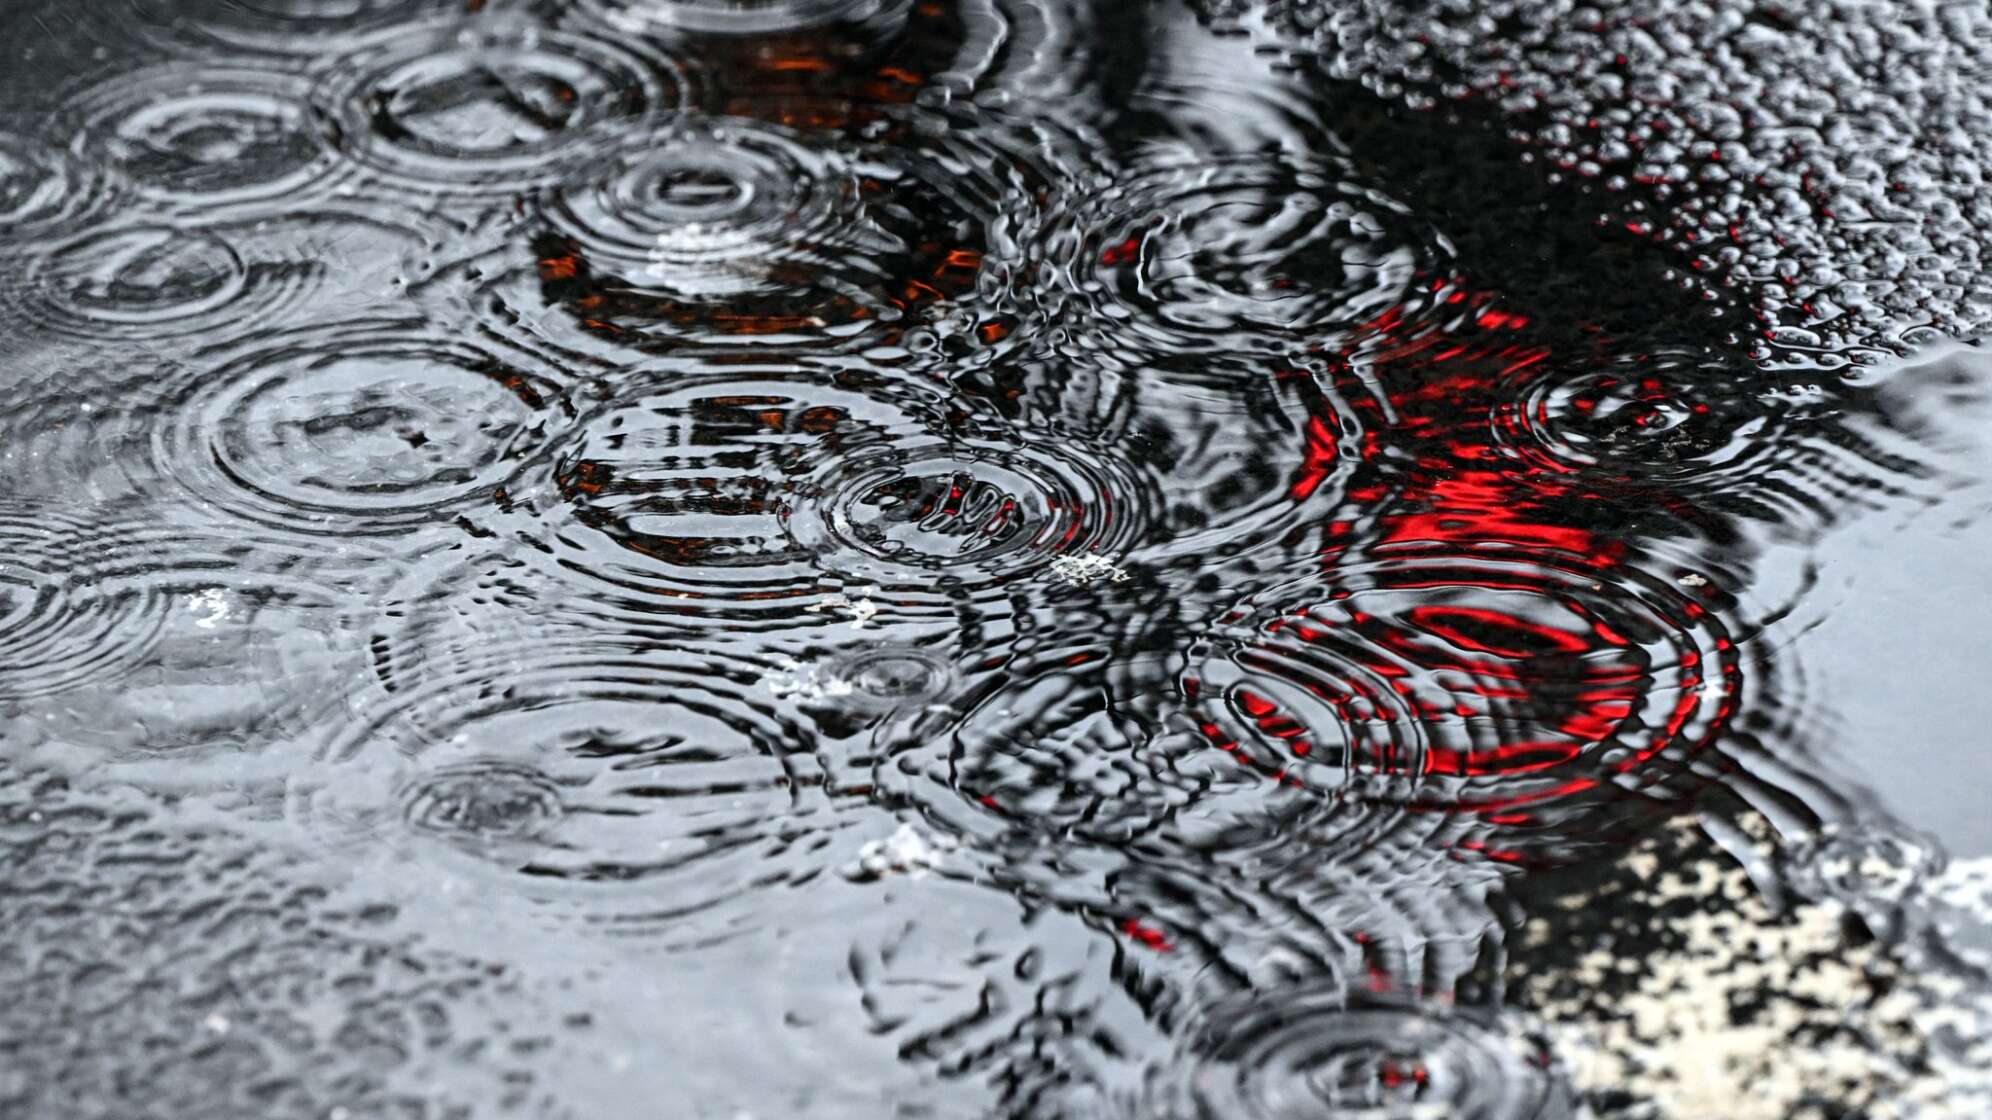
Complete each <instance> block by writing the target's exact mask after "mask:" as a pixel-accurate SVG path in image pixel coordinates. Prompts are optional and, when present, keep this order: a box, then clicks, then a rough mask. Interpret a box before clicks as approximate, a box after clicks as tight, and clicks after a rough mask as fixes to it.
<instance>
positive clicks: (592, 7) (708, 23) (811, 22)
mask: <svg viewBox="0 0 1992 1120" xmlns="http://www.w3.org/2000/svg"><path fill="white" fill-rule="evenodd" d="M910 7H912V0H574V2H573V10H574V12H575V14H576V15H577V16H578V17H580V18H581V19H584V20H586V21H588V22H590V23H594V22H600V23H602V24H605V25H607V26H609V27H613V28H615V29H616V30H618V31H622V32H625V33H628V34H649V33H661V34H670V33H674V32H686V31H691V32H705V33H717V34H725V35H743V36H745V35H769V34H773V33H777V32H785V31H801V30H804V29H820V28H823V27H825V26H826V25H831V24H835V25H841V26H876V25H891V24H893V23H895V22H896V21H899V20H903V19H904V18H905V16H906V11H907V9H908V8H910Z"/></svg>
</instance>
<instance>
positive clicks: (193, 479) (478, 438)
mask: <svg viewBox="0 0 1992 1120" xmlns="http://www.w3.org/2000/svg"><path fill="white" fill-rule="evenodd" d="M562 391H563V389H562V386H561V385H559V384H558V383H557V382H555V381H554V380H552V379H551V378H550V377H549V375H547V374H544V373H541V372H538V371H537V370H536V369H535V362H534V357H533V356H532V355H529V354H523V353H510V352H505V351H491V350H486V349H483V348H482V347H478V346H471V345H466V344H463V343H458V342H454V341H450V340H447V339H445V338H442V337H439V336H438V335H436V334H435V333H433V332H431V331H429V330H428V329H426V328H425V327H424V325H423V324H421V323H420V322H417V321H387V320H378V321H355V322H348V323H340V324H331V325H325V326H320V327H307V328H296V329H291V330H287V331H282V332H276V333H272V334H268V335H265V336H262V337H261V338H258V339H254V340H252V341H250V342H249V343H248V344H247V345H244V346H242V347H240V348H238V350H237V351H236V352H235V353H234V354H233V355H230V356H226V357H223V358H219V359H218V360H216V361H214V362H213V363H212V364H211V365H208V366H206V367H205V368H203V369H202V371H201V373H200V375H199V376H198V377H194V378H187V377H182V378H179V379H178V380H177V382H176V383H175V384H174V385H173V386H172V388H171V390H170V395H168V397H167V398H166V401H165V407H166V409H167V410H168V417H167V420H168V423H167V424H165V425H164V426H163V427H160V428H158V429H157V430H156V431H155V433H154V435H153V438H152V441H151V442H152V447H153V453H154V455H155V457H156V463H157V465H158V467H159V469H160V471H161V473H162V474H163V476H164V477H167V478H173V479H178V480H180V481H181V483H182V484H183V485H184V486H185V487H186V488H187V489H188V490H189V491H191V493H192V494H193V496H194V497H196V498H197V499H199V500H201V501H204V502H212V503H214V504H215V505H217V506H219V507H220V508H222V509H225V510H227V511H228V512H230V513H232V514H236V515H238V516H241V517H244V518H246V519H248V520H251V521H255V522H259V523H262V524H264V525H268V526H272V527H275V528H279V529H284V530H294V531H299V532H305V533H314V534H335V535H341V536H350V535H354V534H377V533H397V532H404V531H407V530H410V529H413V528H417V527H420V526H423V525H427V524H430V523H433V522H434V521H435V520H436V519H437V518H438V516H439V515H442V514H445V513H447V512H449V511H453V510H460V509H462V508H464V507H466V506H468V505H470V504H472V503H475V502H479V501H489V500H492V498H493V496H494V494H495V493H496V492H497V491H498V490H499V489H500V488H501V487H502V486H503V485H504V483H505V481H506V480H507V479H508V478H510V477H511V476H512V475H513V473H514V472H515V471H516V470H518V469H519V466H520V465H521V464H522V463H523V462H525V461H527V460H529V459H531V458H532V457H533V456H534V455H536V454H538V453H539V452H540V451H541V450H542V449H543V448H545V447H546V445H547V443H548V441H549V440H550V438H551V437H552V435H553V434H554V432H555V431H556V430H557V429H558V428H559V427H560V425H561V424H562V423H563V422H564V421H565V418H566V407H565V405H564V402H563V400H562Z"/></svg>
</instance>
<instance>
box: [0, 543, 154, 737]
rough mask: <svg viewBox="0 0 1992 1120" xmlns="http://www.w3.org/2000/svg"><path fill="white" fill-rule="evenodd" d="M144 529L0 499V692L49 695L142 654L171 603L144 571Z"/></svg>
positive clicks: (10, 696) (2, 695)
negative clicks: (1, 545) (1, 543)
mask: <svg viewBox="0 0 1992 1120" xmlns="http://www.w3.org/2000/svg"><path fill="white" fill-rule="evenodd" d="M144 537H145V534H143V533H142V532H139V531H138V530H137V527H136V526H134V525H131V524H128V523H124V522H122V521H119V520H117V519H113V518H108V517H93V518H90V519H85V518H83V517H81V516H77V515H71V514H65V513H62V512H60V511H58V510H52V509H48V508H44V507H41V506H37V505H12V504H9V505H7V506H0V540H4V541H5V547H4V549H0V700H8V701H13V700H29V699H36V698H41V697H47V696H52V695H54V694H56V693H60V692H64V691H67V690H70V689H75V688H79V687H82V686H84V685H86V684H88V683H90V682H92V681H94V680H99V679H102V678H103V677H104V676H107V675H109V674H113V673H117V672H120V671H124V670H128V669H130V668H131V666H133V665H135V664H137V663H138V662H140V661H141V660H143V659H144V658H145V657H146V655H147V654H148V653H149V651H150V650H151V649H152V647H153V644H154V643H155V642H156V640H157V638H158V635H159V631H160V628H161V627H162V626H163V625H164V624H165V622H166V620H167V617H168V616H169V614H170V613H171V612H172V610H173V609H174V606H175V604H174V603H173V601H172V599H171V597H170V596H169V595H168V594H167V593H166V591H165V590H164V589H163V588H161V587H160V586H159V585H158V584H157V583H155V582H153V581H151V580H148V579H146V578H144V573H145V567H146V563H147V559H148V556H147V552H148V550H147V549H146V548H144V547H141V545H140V541H142V540H143V539H144ZM149 543H150V544H153V545H157V544H159V543H161V542H159V541H156V540H154V541H151V542H149Z"/></svg>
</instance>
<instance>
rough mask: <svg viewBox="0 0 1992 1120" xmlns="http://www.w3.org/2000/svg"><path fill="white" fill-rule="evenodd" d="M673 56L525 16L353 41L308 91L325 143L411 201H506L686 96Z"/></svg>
mask: <svg viewBox="0 0 1992 1120" xmlns="http://www.w3.org/2000/svg"><path fill="white" fill-rule="evenodd" d="M693 81H694V79H693V78H692V77H691V76H690V75H689V74H688V73H687V71H686V70H685V69H684V67H683V66H682V65H681V64H680V63H679V61H678V60H677V59H675V58H672V57H669V56H664V55H657V54H651V53H648V52H645V51H643V50H641V49H639V48H638V47H637V46H636V45H634V44H628V43H625V42H622V41H620V40H619V39H616V38H613V37H605V36H600V35H594V34H585V33H581V32H576V31H556V30H551V29H547V28H543V27H539V26H536V25H535V24H532V23H530V22H524V21H508V20H479V21H475V22H466V21H463V20H441V21H432V22H426V23H413V24H401V25H396V26H394V27H390V28H387V29H384V30H382V31H381V32H379V33H377V34H375V35H373V36H371V37H369V38H367V39H365V40H363V41H360V42H358V43H356V44H355V45H354V46H353V47H352V49H351V50H350V51H349V52H348V54H347V55H346V56H345V57H344V58H342V59H341V60H340V61H339V62H338V63H337V64H336V65H334V66H333V67H331V68H330V69H329V71H328V76H327V77H326V78H324V79H323V80H321V81H320V82H319V83H318V85H317V86H316V87H314V88H313V89H312V91H311V99H312V103H313V104H314V105H316V106H320V107H321V109H320V111H319V114H318V116H319V124H320V128H321V130H322V132H323V134H324V136H323V138H324V142H325V144H326V145H327V147H328V148H329V149H330V150H332V151H334V152H337V153H339V154H340V155H341V156H342V157H344V158H345V159H347V160H350V161H351V162H352V163H353V164H354V165H356V166H357V167H358V168H360V169H361V170H362V171H363V172H364V173H365V174H366V176H367V177H368V178H369V179H371V180H372V181H374V182H376V183H379V184H381V185H383V186H386V187H389V188H393V189H399V190H406V191H410V192H413V193H414V194H416V195H429V194H447V195H452V196H460V197H473V198H474V197H485V196H511V195H516V194H519V193H521V192H523V191H525V190H527V189H530V188H532V187H534V186H537V185H541V184H544V183H546V182H549V181H551V180H553V179H555V178H557V177H559V176H560V175H562V174H564V173H565V172H566V171H567V169H568V168H569V167H571V166H573V165H574V162H575V161H581V160H594V159H596V158H599V157H598V156H597V155H596V154H595V153H593V152H592V147H593V139H592V134H593V133H594V132H595V131H597V130H598V129H600V128H601V127H603V126H605V125H608V124H610V123H615V124H620V125H626V126H627V125H637V124H641V123H644V122H648V121H652V120H655V119H656V118H658V117H659V116H661V115H662V114H665V113H668V112H671V111H672V110H675V109H677V108H679V107H681V106H682V105H684V104H685V103H686V102H688V101H690V100H692V99H693V97H694V96H695V95H694V94H693V92H692V88H691V87H692V83H693Z"/></svg>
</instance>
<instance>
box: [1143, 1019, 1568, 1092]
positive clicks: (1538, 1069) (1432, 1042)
mask: <svg viewBox="0 0 1992 1120" xmlns="http://www.w3.org/2000/svg"><path fill="white" fill-rule="evenodd" d="M1132 1115H1139V1116H1142V1117H1152V1118H1156V1120H1302V1118H1303V1117H1317V1116H1327V1115H1332V1116H1335V1117H1338V1118H1342V1117H1346V1118H1348V1120H1415V1118H1417V1117H1426V1116H1431V1117H1437V1116H1445V1117H1448V1118H1449V1120H1559V1118H1562V1117H1568V1116H1569V1115H1571V1105H1570V1100H1569V1096H1568V1091H1567V1089H1565V1088H1564V1086H1563V1083H1562V1078H1561V1075H1560V1074H1559V1073H1558V1071H1557V1068H1556V1061H1555V1058H1554V1056H1553V1054H1552V1052H1551V1050H1550V1048H1549V1045H1548V1043H1547V1042H1546V1041H1545V1040H1544V1039H1543V1038H1542V1036H1541V1035H1540V1034H1539V1033H1536V1032H1533V1031H1531V1030H1529V1029H1527V1028H1525V1027H1522V1026H1520V1025H1519V1024H1518V1023H1516V1022H1515V1021H1514V1020H1513V1019H1512V1018H1511V1017H1508V1016H1503V1015H1499V1014H1495V1013H1489V1012H1482V1011H1476V1010H1474V1009H1471V1008H1466V1007H1451V1006H1442V1005H1436V1004H1418V1003H1413V1002H1408V1001H1393V1000H1388V999H1382V998H1376V997H1363V996H1347V995H1344V994H1343V993H1341V992H1337V991H1325V992H1324V991H1311V990H1307V989H1302V990H1299V991H1293V992H1286V993H1281V994H1278V995H1277V996H1272V995H1265V994H1262V995H1258V996H1254V997H1253V998H1252V999H1250V1000H1248V1001H1241V1002H1240V1003H1239V1004H1238V1005H1237V1006H1235V1007H1227V1008H1223V1009H1213V1011H1212V1014H1211V1017H1210V1023H1209V1025H1208V1026H1207V1027H1206V1028H1205V1029H1204V1030H1203V1031H1202V1033H1201V1034H1200V1035H1199V1037H1198V1038H1197V1040H1196V1043H1195V1045H1194V1046H1192V1047H1191V1048H1190V1049H1189V1051H1188V1052H1187V1053H1184V1054H1181V1055H1179V1056H1178V1060H1177V1061H1176V1062H1174V1063H1172V1068H1169V1069H1168V1070H1166V1071H1159V1072H1157V1073H1156V1074H1155V1075H1154V1076H1153V1077H1152V1078H1151V1084H1150V1086H1149V1091H1148V1094H1147V1096H1146V1097H1145V1098H1144V1099H1143V1101H1142V1104H1141V1108H1140V1110H1139V1111H1138V1112H1136V1113H1133V1114H1132Z"/></svg>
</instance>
